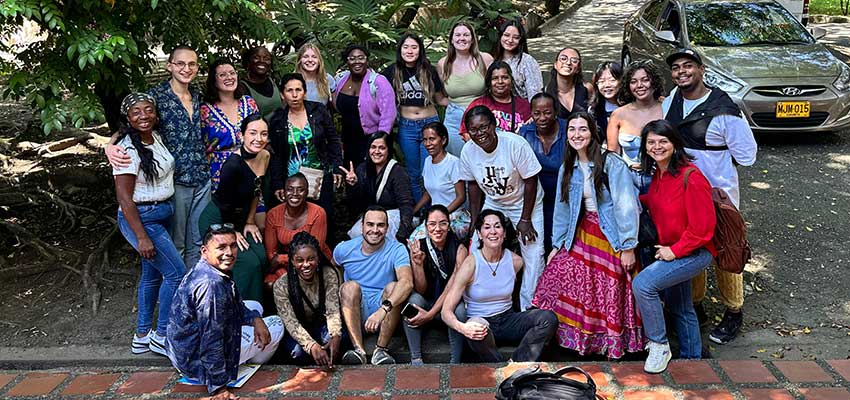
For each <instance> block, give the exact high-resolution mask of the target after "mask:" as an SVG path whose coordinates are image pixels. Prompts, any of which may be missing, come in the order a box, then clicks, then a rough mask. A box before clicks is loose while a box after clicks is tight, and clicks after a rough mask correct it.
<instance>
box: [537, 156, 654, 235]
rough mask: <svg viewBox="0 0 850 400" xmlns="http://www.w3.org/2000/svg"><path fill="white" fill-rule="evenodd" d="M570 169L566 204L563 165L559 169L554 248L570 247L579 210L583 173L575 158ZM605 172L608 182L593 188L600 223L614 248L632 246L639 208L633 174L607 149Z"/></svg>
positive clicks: (554, 222)
mask: <svg viewBox="0 0 850 400" xmlns="http://www.w3.org/2000/svg"><path fill="white" fill-rule="evenodd" d="M593 168H594V165H593V163H592V162H591V163H590V169H591V170H593ZM573 169H574V170H573V175H572V178H571V180H570V196H569V204H567V203H564V202H562V201H561V182H562V180H563V176H564V165H561V168H560V170H559V171H558V186H557V194H556V197H555V212H554V217H553V226H552V246H553V247H556V248H564V247H566V248H568V249H569V248H570V247H571V246H572V243H573V239H574V238H575V233H576V226H577V225H578V219H579V213H580V212H581V207H582V202H583V200H582V193H583V191H584V174H582V171H581V168H579V167H578V160H576V162H575V164H573ZM605 173H606V174H607V175H608V184H607V185H603V186H602V193H595V190H596V188H595V187H594V188H593V190H594V195H595V196H596V208H597V213H598V214H599V227H600V228H601V229H602V233H604V234H605V237H606V238H607V239H608V242H609V243H611V247H613V248H614V250H615V251H623V250H627V249H633V248H635V247H636V246H637V234H638V218H639V211H638V199H637V194H636V193H635V188H634V185H633V183H632V174H631V172H630V171H629V167H628V166H627V165H626V163H625V161H623V159H622V158H621V157H620V156H619V155H617V154H613V153H609V154H608V156H607V157H606V159H605Z"/></svg>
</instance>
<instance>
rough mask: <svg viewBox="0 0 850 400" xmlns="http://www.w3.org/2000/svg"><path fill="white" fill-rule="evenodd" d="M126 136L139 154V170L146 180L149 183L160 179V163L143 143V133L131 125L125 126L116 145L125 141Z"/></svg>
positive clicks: (119, 132)
mask: <svg viewBox="0 0 850 400" xmlns="http://www.w3.org/2000/svg"><path fill="white" fill-rule="evenodd" d="M125 136H130V142H131V143H132V144H133V148H134V149H136V153H138V154H139V168H140V169H141V170H142V173H143V174H145V179H147V180H149V181H156V180H157V179H159V162H158V161H157V160H156V158H154V156H153V150H151V149H150V148H149V147H148V146H147V145H145V144H144V143H142V135H141V133H140V132H139V131H138V130H137V129H136V128H133V127H132V126H130V125H129V124H125V125H124V126H122V127H121V129H120V130H119V131H118V138H117V139H116V140H115V143H118V142H120V141H121V140H123V139H124V137H125Z"/></svg>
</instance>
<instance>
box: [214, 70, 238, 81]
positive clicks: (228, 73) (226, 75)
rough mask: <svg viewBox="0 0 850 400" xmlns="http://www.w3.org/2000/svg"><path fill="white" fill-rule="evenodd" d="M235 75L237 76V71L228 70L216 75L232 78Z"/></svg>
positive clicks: (220, 77) (217, 76)
mask: <svg viewBox="0 0 850 400" xmlns="http://www.w3.org/2000/svg"><path fill="white" fill-rule="evenodd" d="M234 76H236V71H227V72H222V73H220V74H216V75H215V77H216V78H218V79H224V78H230V77H234Z"/></svg>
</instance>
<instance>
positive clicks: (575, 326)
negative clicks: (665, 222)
mask: <svg viewBox="0 0 850 400" xmlns="http://www.w3.org/2000/svg"><path fill="white" fill-rule="evenodd" d="M532 303H533V304H534V305H535V306H537V307H538V308H541V309H544V310H551V311H553V312H555V314H557V315H558V320H559V322H560V324H559V326H558V343H559V344H560V345H561V346H562V347H565V348H568V349H572V350H575V351H577V352H578V353H579V354H582V355H585V354H603V355H605V356H607V357H609V358H620V357H622V356H623V355H624V354H625V353H626V352H638V351H642V350H643V345H644V339H643V329H642V327H641V321H640V316H638V310H637V307H636V306H635V300H634V296H633V295H632V282H631V276H630V275H629V274H628V272H627V271H625V270H624V269H623V267H622V266H621V265H620V253H618V252H615V251H614V249H613V248H612V247H611V244H609V243H608V239H606V238H605V235H604V234H603V233H602V229H600V228H599V216H598V215H597V214H596V213H595V212H585V213H584V214H583V216H582V217H581V220H580V221H579V224H578V227H577V228H576V235H575V240H574V241H573V246H572V248H571V249H569V250H567V249H561V250H560V251H559V252H558V253H557V254H556V255H555V256H554V257H553V258H552V261H551V262H550V263H549V264H548V265H547V266H546V268H545V269H544V270H543V274H542V275H541V276H540V280H539V281H538V283H537V291H536V292H535V294H534V300H533V301H532Z"/></svg>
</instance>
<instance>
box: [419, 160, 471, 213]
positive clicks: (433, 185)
mask: <svg viewBox="0 0 850 400" xmlns="http://www.w3.org/2000/svg"><path fill="white" fill-rule="evenodd" d="M459 164H460V159H458V158H457V157H455V156H454V155H453V154H451V153H446V157H445V158H443V159H442V161H440V162H439V163H437V164H434V163H433V162H432V161H431V156H428V157H426V158H425V166H424V167H422V179H423V180H424V181H425V190H427V191H428V195H429V196H431V204H435V205H436V204H440V205H443V206H446V207H448V206H449V204H451V202H453V201H454V200H455V198H457V195H455V184H456V183H457V182H458V181H460V180H461V179H460V172H459V171H458V168H459Z"/></svg>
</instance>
